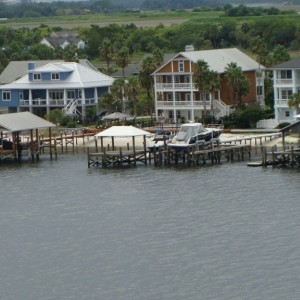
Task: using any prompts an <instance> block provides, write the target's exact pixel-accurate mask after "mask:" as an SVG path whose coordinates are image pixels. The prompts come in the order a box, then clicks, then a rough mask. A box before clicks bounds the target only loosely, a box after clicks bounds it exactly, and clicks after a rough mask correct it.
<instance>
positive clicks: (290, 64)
mask: <svg viewBox="0 0 300 300" xmlns="http://www.w3.org/2000/svg"><path fill="white" fill-rule="evenodd" d="M270 69H300V57H297V58H294V59H291V60H289V61H286V62H284V63H281V64H279V65H276V66H273V67H271V68H270Z"/></svg>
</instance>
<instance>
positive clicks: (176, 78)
mask: <svg viewBox="0 0 300 300" xmlns="http://www.w3.org/2000/svg"><path fill="white" fill-rule="evenodd" d="M175 82H176V83H179V82H180V77H179V75H175Z"/></svg>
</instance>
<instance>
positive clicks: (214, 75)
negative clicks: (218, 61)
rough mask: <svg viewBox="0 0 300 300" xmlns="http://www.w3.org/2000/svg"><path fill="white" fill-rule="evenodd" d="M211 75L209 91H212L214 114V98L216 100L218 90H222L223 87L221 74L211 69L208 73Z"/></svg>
mask: <svg viewBox="0 0 300 300" xmlns="http://www.w3.org/2000/svg"><path fill="white" fill-rule="evenodd" d="M208 77H209V91H210V93H211V111H212V114H213V116H214V100H215V93H216V91H218V90H220V88H221V81H220V75H219V73H218V72H216V71H212V70H211V71H210V72H209V73H208Z"/></svg>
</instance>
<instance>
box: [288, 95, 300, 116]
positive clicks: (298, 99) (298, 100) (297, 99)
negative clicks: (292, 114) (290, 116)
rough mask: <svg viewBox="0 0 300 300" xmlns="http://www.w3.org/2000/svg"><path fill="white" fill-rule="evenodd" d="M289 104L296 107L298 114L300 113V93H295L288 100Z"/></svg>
mask: <svg viewBox="0 0 300 300" xmlns="http://www.w3.org/2000/svg"><path fill="white" fill-rule="evenodd" d="M288 105H289V107H291V108H294V109H295V110H296V112H297V114H299V113H300V107H299V105H300V93H295V94H293V95H292V96H291V97H290V98H289V100H288Z"/></svg>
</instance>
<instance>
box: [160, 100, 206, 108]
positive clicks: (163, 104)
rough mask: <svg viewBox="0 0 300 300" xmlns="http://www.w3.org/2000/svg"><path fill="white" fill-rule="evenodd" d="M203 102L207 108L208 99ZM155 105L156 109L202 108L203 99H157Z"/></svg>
mask: <svg viewBox="0 0 300 300" xmlns="http://www.w3.org/2000/svg"><path fill="white" fill-rule="evenodd" d="M205 104H206V108H207V109H208V108H209V107H210V106H211V102H210V101H206V102H205ZM156 105H157V109H164V108H169V109H171V108H186V109H192V108H197V109H203V108H204V101H198V100H195V101H194V102H193V103H192V102H191V101H157V102H156Z"/></svg>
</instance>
